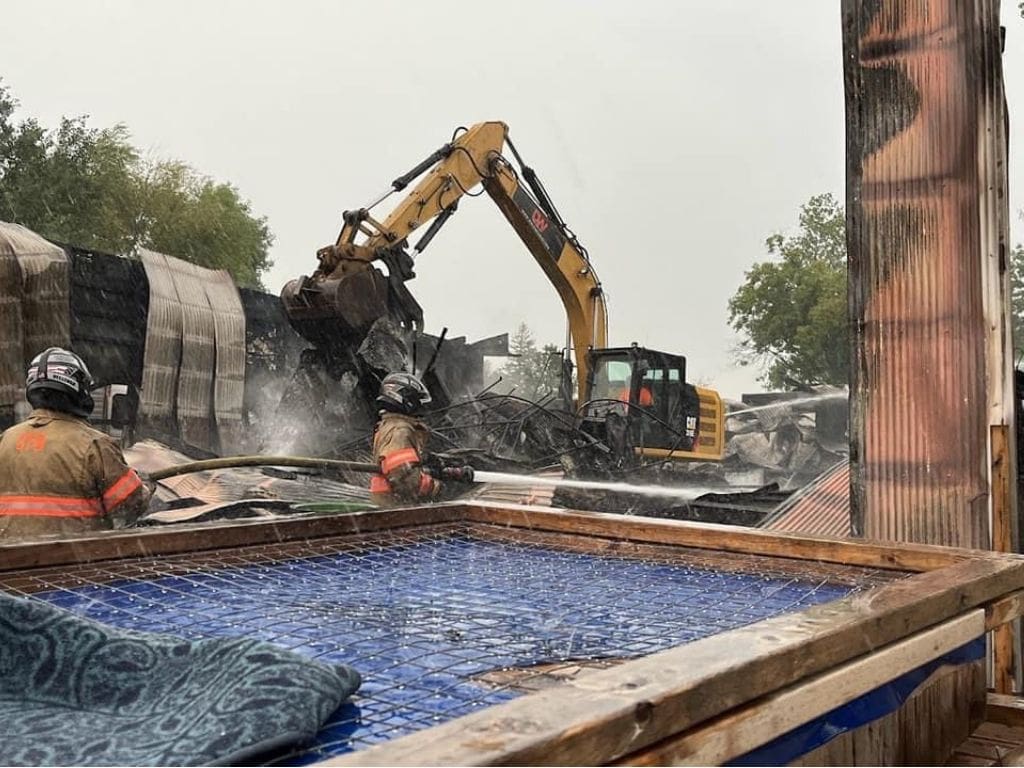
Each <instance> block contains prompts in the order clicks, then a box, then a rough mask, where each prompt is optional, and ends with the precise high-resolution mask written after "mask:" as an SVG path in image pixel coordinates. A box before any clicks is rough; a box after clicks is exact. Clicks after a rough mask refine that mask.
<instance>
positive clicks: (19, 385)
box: [0, 222, 25, 429]
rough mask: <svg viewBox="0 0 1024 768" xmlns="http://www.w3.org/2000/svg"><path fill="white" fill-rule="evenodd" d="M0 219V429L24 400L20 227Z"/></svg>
mask: <svg viewBox="0 0 1024 768" xmlns="http://www.w3.org/2000/svg"><path fill="white" fill-rule="evenodd" d="M16 227H17V225H15V224H7V223H6V222H0V429H6V428H7V427H9V426H11V424H13V423H14V421H15V419H14V404H15V403H16V402H18V401H19V400H23V399H24V392H23V389H24V386H25V372H24V370H23V368H24V359H23V352H22V349H23V346H24V332H23V327H22V321H21V297H22V288H21V268H20V267H19V266H18V259H17V257H16V256H15V252H16V251H15V249H16V247H17V243H18V242H19V240H20V233H19V232H18V231H17V230H19V229H21V227H17V229H15V228H16Z"/></svg>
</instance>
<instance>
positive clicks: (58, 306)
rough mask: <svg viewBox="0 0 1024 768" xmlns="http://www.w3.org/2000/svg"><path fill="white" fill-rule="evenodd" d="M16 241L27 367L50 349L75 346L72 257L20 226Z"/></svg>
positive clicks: (17, 228)
mask: <svg viewBox="0 0 1024 768" xmlns="http://www.w3.org/2000/svg"><path fill="white" fill-rule="evenodd" d="M10 226H11V227H14V228H16V230H15V233H14V237H13V239H14V240H15V242H14V249H15V256H16V258H17V259H18V265H19V266H20V267H21V281H22V290H23V294H22V302H21V312H22V323H23V333H24V339H23V342H24V343H23V345H22V353H23V357H24V365H25V366H27V365H28V363H29V361H31V360H32V358H33V357H35V356H36V355H38V354H39V353H40V352H42V351H43V350H44V349H46V348H47V347H69V346H70V345H71V326H70V316H71V306H70V282H69V274H68V272H69V270H68V257H67V254H65V253H64V250H63V249H62V248H60V247H59V246H56V245H54V244H53V243H51V242H50V241H49V240H44V239H43V238H42V237H40V236H39V235H37V234H36V233H35V232H32V231H31V230H28V229H26V228H25V227H22V226H20V225H17V224H13V225H10Z"/></svg>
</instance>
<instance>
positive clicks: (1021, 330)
mask: <svg viewBox="0 0 1024 768" xmlns="http://www.w3.org/2000/svg"><path fill="white" fill-rule="evenodd" d="M1010 307H1011V309H1010V313H1011V318H1012V323H1013V355H1014V357H1015V358H1017V359H1019V358H1020V357H1021V356H1024V244H1021V243H1018V244H1017V247H1016V248H1014V249H1013V251H1012V252H1011V253H1010ZM1015 362H1016V361H1015Z"/></svg>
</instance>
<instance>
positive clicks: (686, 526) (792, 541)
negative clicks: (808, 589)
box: [465, 502, 991, 572]
mask: <svg viewBox="0 0 1024 768" xmlns="http://www.w3.org/2000/svg"><path fill="white" fill-rule="evenodd" d="M465 507H466V509H467V511H468V516H469V518H470V519H471V520H476V521H479V522H487V523H494V524H498V525H507V526H515V527H520V528H535V529H540V530H549V531H563V532H569V533H579V534H585V535H588V536H602V537H608V538H616V539H629V540H633V541H644V542H649V543H658V544H675V545H679V546H687V547H698V548H704V549H716V550H720V551H723V552H742V553H744V554H760V555H768V556H774V557H790V558H797V559H801V560H820V561H825V562H830V563H843V564H844V565H859V566H865V567H871V568H886V569H893V570H905V571H916V572H923V571H930V570H934V569H936V568H944V567H946V566H949V565H953V564H955V563H958V562H962V561H963V560H965V559H968V558H974V557H990V556H991V554H990V553H985V552H978V551H973V550H957V549H952V548H949V547H936V546H931V545H928V544H906V543H900V544H892V543H883V542H869V541H864V540H858V541H854V540H848V539H828V538H824V537H814V536H804V535H802V534H791V533H784V532H781V531H764V530H760V529H753V528H740V527H738V526H731V525H715V524H713V523H691V522H687V521H683V520H654V519H650V518H638V517H636V516H633V515H612V514H607V513H598V512H583V511H578V510H560V511H558V512H553V511H551V510H545V509H542V508H539V507H512V506H498V505H490V504H485V503H480V502H476V503H467V504H466V505H465Z"/></svg>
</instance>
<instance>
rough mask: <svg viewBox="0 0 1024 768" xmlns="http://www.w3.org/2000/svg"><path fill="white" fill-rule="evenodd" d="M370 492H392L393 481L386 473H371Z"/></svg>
mask: <svg viewBox="0 0 1024 768" xmlns="http://www.w3.org/2000/svg"><path fill="white" fill-rule="evenodd" d="M370 493H391V483H389V482H388V480H387V478H386V477H384V475H371V476H370Z"/></svg>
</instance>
